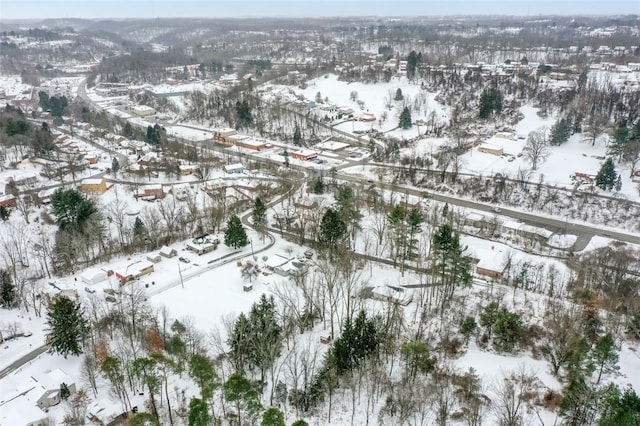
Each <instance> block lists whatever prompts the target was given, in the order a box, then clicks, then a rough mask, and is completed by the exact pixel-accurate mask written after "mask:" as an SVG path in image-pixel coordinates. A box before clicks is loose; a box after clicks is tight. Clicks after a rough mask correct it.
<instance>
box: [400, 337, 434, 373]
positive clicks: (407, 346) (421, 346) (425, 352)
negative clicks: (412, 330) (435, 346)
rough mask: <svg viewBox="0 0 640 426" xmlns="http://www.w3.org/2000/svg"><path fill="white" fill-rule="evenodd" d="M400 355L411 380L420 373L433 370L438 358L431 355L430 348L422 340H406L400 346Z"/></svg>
mask: <svg viewBox="0 0 640 426" xmlns="http://www.w3.org/2000/svg"><path fill="white" fill-rule="evenodd" d="M400 355H401V356H402V360H403V361H404V364H405V370H406V374H407V377H408V378H409V379H410V380H413V379H415V377H416V375H417V374H418V373H424V374H426V373H429V372H431V371H432V370H433V369H434V368H435V366H436V358H435V357H432V356H430V354H429V348H428V347H427V345H426V343H424V342H421V341H411V342H404V343H403V344H402V346H400Z"/></svg>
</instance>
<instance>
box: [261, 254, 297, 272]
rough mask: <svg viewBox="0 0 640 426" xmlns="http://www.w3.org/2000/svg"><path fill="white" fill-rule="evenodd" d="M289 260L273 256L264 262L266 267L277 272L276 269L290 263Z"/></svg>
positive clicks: (276, 255) (277, 255)
mask: <svg viewBox="0 0 640 426" xmlns="http://www.w3.org/2000/svg"><path fill="white" fill-rule="evenodd" d="M289 260H291V259H289V258H287V257H284V256H280V255H279V254H274V255H273V256H271V257H269V258H268V259H267V260H266V261H265V262H264V266H265V267H266V268H267V269H269V270H271V271H273V270H275V268H277V267H280V266H282V265H284V264H285V263H287V262H289Z"/></svg>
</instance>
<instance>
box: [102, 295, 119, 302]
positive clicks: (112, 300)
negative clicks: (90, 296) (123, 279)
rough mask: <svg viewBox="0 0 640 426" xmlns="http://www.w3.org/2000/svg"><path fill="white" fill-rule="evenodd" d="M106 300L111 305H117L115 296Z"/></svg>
mask: <svg viewBox="0 0 640 426" xmlns="http://www.w3.org/2000/svg"><path fill="white" fill-rule="evenodd" d="M104 300H106V301H107V302H110V303H116V298H115V297H113V296H107V297H105V298H104Z"/></svg>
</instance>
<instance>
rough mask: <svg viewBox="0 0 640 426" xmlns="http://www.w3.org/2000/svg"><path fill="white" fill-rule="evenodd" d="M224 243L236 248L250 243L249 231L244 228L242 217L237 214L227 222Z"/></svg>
mask: <svg viewBox="0 0 640 426" xmlns="http://www.w3.org/2000/svg"><path fill="white" fill-rule="evenodd" d="M224 244H225V245H226V246H227V247H232V248H234V249H238V248H241V247H244V246H246V245H247V244H249V239H248V238H247V232H246V231H245V230H244V226H242V222H241V221H240V218H239V217H238V216H236V215H233V216H231V217H230V218H229V221H228V222H227V230H226V231H225V232H224Z"/></svg>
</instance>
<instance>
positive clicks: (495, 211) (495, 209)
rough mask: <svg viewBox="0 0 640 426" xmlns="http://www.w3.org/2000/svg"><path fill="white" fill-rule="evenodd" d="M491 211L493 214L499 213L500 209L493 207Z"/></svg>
mask: <svg viewBox="0 0 640 426" xmlns="http://www.w3.org/2000/svg"><path fill="white" fill-rule="evenodd" d="M491 211H492V212H494V213H500V212H501V211H502V209H501V208H500V207H496V206H493V207H491Z"/></svg>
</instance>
